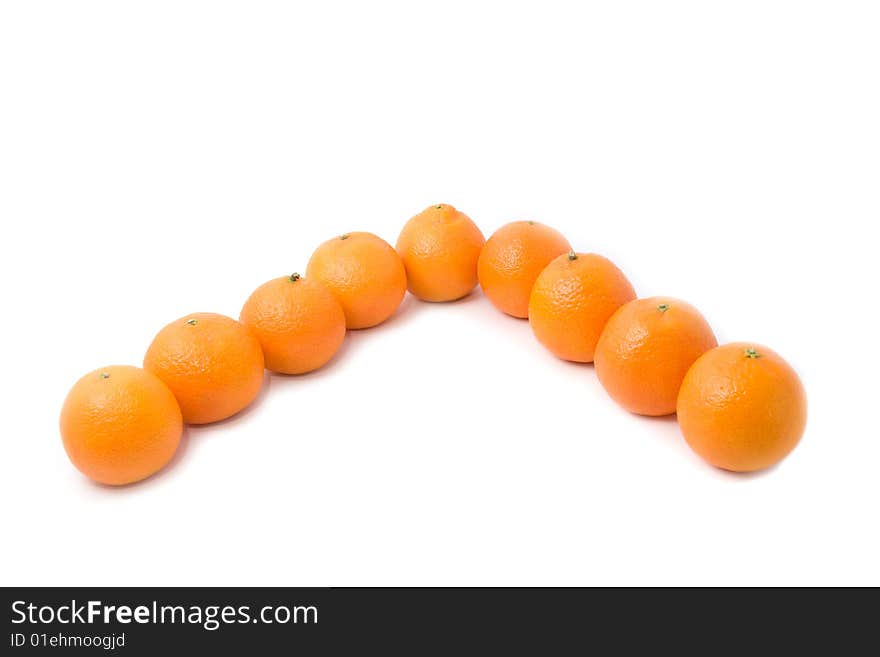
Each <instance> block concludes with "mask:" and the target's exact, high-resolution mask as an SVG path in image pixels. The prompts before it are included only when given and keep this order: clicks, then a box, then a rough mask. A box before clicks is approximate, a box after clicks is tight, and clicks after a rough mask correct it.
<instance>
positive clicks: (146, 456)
mask: <svg viewBox="0 0 880 657" xmlns="http://www.w3.org/2000/svg"><path fill="white" fill-rule="evenodd" d="M182 434H183V421H182V419H181V416H180V407H179V406H178V405H177V400H176V399H174V395H173V394H171V391H170V390H169V389H168V386H166V385H165V384H164V383H162V381H160V380H159V378H158V377H156V376H155V375H153V374H150V373H149V372H147V371H146V370H142V369H140V368H139V367H131V366H130V365H112V366H110V367H104V368H101V369H99V370H95V371H94V372H89V373H88V374H86V375H85V376H84V377H82V378H81V379H80V380H79V381H77V382H76V383H75V384H74V386H73V388H71V390H70V392H69V393H68V395H67V399H65V400H64V406H63V407H62V408H61V440H62V442H63V443H64V449H65V450H66V451H67V456H68V457H70V460H71V462H72V463H73V464H74V465H75V466H76V467H77V469H78V470H79V471H80V472H82V473H83V474H84V475H86V476H87V477H89V478H90V479H93V480H94V481H97V482H100V483H102V484H110V485H113V486H121V485H123V484H130V483H133V482H135V481H140V480H141V479H145V478H147V477H149V476H150V475H152V474H154V473H156V472H158V471H159V470H161V469H162V468H163V467H165V465H167V463H168V462H169V461H170V460H171V457H172V456H174V452H175V451H177V446H178V444H180V437H181V435H182Z"/></svg>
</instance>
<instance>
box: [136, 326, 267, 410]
mask: <svg viewBox="0 0 880 657" xmlns="http://www.w3.org/2000/svg"><path fill="white" fill-rule="evenodd" d="M144 368H145V369H147V370H149V371H150V372H152V373H153V374H155V375H156V376H158V377H159V378H160V379H162V381H164V382H165V385H167V386H168V387H169V388H171V392H173V393H174V396H175V397H176V398H177V402H178V403H179V404H180V410H181V412H182V413H183V421H184V422H187V423H189V424H205V423H207V422H216V421H218V420H223V419H225V418H228V417H230V416H231V415H235V414H236V413H238V412H239V411H240V410H242V409H243V408H245V407H246V406H247V405H248V404H250V403H251V402H252V401H253V400H254V399H255V398H256V397H257V395H258V394H259V392H260V388H261V387H262V385H263V351H262V349H261V348H260V343H259V341H258V340H257V338H256V337H255V336H254V334H253V333H251V331H250V330H249V329H248V328H246V327H245V326H243V325H242V324H240V323H239V322H236V321H235V320H234V319H232V318H231V317H226V316H225V315H217V314H214V313H195V314H193V315H187V316H185V317H181V318H180V319H178V320H175V321H173V322H171V323H170V324H169V325H168V326H166V327H165V328H163V329H162V330H161V331H159V333H158V334H157V335H156V337H155V338H154V339H153V342H152V343H151V344H150V346H149V348H148V349H147V353H146V355H145V356H144Z"/></svg>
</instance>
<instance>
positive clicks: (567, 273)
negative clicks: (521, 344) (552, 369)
mask: <svg viewBox="0 0 880 657" xmlns="http://www.w3.org/2000/svg"><path fill="white" fill-rule="evenodd" d="M635 298H636V293H635V290H633V287H632V285H630V282H629V281H628V280H627V278H626V276H624V275H623V272H622V271H620V270H619V269H618V268H617V267H616V266H615V265H614V263H613V262H611V261H610V260H608V259H607V258H604V257H602V256H600V255H596V254H595V253H575V252H574V251H571V252H569V253H568V254H563V255H561V256H559V257H557V258H555V259H554V260H553V261H552V262H551V263H550V264H548V265H547V266H546V267H545V268H544V270H543V271H542V272H541V274H540V275H539V276H538V278H537V280H536V281H535V285H534V287H533V288H532V293H531V296H530V298H529V324H530V325H531V327H532V332H534V334H535V337H536V338H538V341H539V342H540V343H541V344H542V345H544V346H545V347H547V349H549V350H550V351H551V352H552V353H553V354H555V355H556V356H558V357H559V358H562V359H564V360H571V361H575V362H577V363H589V362H591V361H592V360H593V353H594V351H595V349H596V343H597V342H598V341H599V336H600V335H601V333H602V329H603V328H605V322H607V321H608V318H609V317H611V315H612V314H614V311H615V310H617V309H618V308H620V306H622V305H623V304H625V303H626V302H628V301H632V300H633V299H635Z"/></svg>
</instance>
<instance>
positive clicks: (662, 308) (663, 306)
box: [657, 303, 669, 313]
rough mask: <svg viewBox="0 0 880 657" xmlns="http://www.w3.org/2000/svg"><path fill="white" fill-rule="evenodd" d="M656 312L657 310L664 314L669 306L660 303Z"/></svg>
mask: <svg viewBox="0 0 880 657" xmlns="http://www.w3.org/2000/svg"><path fill="white" fill-rule="evenodd" d="M657 310H659V311H660V312H661V313H665V312H666V311H667V310H669V304H668V303H661V304H660V305H659V306H657Z"/></svg>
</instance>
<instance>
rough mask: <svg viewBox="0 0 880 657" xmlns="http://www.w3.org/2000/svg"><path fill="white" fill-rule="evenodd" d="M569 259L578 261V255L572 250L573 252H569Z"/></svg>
mask: <svg viewBox="0 0 880 657" xmlns="http://www.w3.org/2000/svg"><path fill="white" fill-rule="evenodd" d="M568 259H569V260H577V259H578V254H577V253H575V252H574V249H572V250H571V251H569V252H568Z"/></svg>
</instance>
